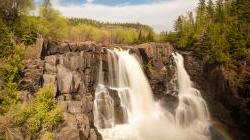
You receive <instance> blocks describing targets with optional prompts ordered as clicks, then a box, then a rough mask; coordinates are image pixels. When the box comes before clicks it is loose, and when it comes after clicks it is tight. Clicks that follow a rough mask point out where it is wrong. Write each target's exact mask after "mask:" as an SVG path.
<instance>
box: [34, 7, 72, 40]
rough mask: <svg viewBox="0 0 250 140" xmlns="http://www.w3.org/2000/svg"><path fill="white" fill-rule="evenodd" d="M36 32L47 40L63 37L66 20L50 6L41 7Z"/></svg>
mask: <svg viewBox="0 0 250 140" xmlns="http://www.w3.org/2000/svg"><path fill="white" fill-rule="evenodd" d="M38 20H39V21H40V24H38V32H39V33H41V34H42V35H43V36H44V37H45V38H47V39H49V40H60V39H64V38H65V37H66V35H67V31H68V28H67V27H68V26H67V24H68V23H67V20H66V19H65V18H64V17H62V16H61V15H60V13H59V11H57V10H54V9H53V8H52V7H41V8H40V18H39V19H38Z"/></svg>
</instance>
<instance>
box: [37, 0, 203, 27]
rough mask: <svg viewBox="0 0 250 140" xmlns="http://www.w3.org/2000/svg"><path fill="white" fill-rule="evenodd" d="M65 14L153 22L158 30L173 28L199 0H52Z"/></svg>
mask: <svg viewBox="0 0 250 140" xmlns="http://www.w3.org/2000/svg"><path fill="white" fill-rule="evenodd" d="M37 1H39V0H37ZM52 1H53V6H54V7H55V8H56V9H57V10H59V11H60V12H61V13H62V15H64V16H66V17H82V18H89V19H95V20H98V21H104V22H107V21H108V22H132V23H137V22H139V23H141V24H146V25H150V26H151V27H153V29H154V30H155V31H156V32H161V31H169V30H173V24H174V21H175V20H176V19H177V17H178V16H179V15H183V14H185V13H186V12H187V11H194V9H195V7H196V5H197V1H198V0H52Z"/></svg>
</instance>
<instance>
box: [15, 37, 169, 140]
mask: <svg viewBox="0 0 250 140" xmlns="http://www.w3.org/2000/svg"><path fill="white" fill-rule="evenodd" d="M119 47H121V48H123V49H130V50H131V51H130V52H131V53H136V54H137V55H138V56H139V58H140V59H141V63H142V64H143V67H144V69H145V72H146V73H147V75H148V78H149V79H150V83H151V85H152V87H153V91H154V93H155V94H156V95H157V96H156V97H157V98H159V97H160V96H162V95H164V94H162V93H166V90H167V89H166V85H165V83H166V80H167V79H168V78H167V75H166V74H167V72H166V71H167V69H166V67H165V66H166V65H167V64H168V63H169V61H170V59H169V58H170V56H171V53H172V52H173V48H172V47H171V46H170V45H169V44H155V43H149V44H142V45H136V46H119ZM114 48H117V46H111V47H109V49H114ZM106 49H107V47H103V46H97V45H95V44H91V43H81V44H70V43H49V42H46V41H45V42H44V43H43V46H42V50H41V55H40V58H37V59H32V60H31V59H30V60H26V61H25V64H26V68H25V69H24V71H23V79H22V80H21V82H20V84H19V85H20V86H19V87H20V89H21V90H25V91H26V93H27V92H28V93H30V94H27V95H26V96H27V99H26V100H28V99H29V98H28V97H30V96H32V93H34V92H35V91H37V89H38V88H39V87H41V86H43V85H46V84H51V83H52V84H54V86H55V87H56V90H55V91H54V96H55V99H56V100H57V102H58V104H59V105H60V106H62V107H63V109H64V112H63V122H62V123H61V124H60V125H59V126H58V128H57V129H56V139H58V140H62V139H63V140H70V139H76V140H77V139H80V140H100V139H102V138H101V136H100V134H99V133H98V131H97V129H96V128H95V126H94V117H93V101H94V98H95V97H94V92H95V87H96V84H97V75H98V68H99V64H100V63H99V62H100V59H101V60H102V61H103V69H105V68H106V69H107V68H108V66H107V62H106V61H107V51H106ZM104 71H105V70H104ZM169 79H170V78H169ZM113 97H114V98H118V97H117V96H115V93H114V96H113ZM116 100H117V99H116ZM117 101H118V100H117ZM119 110H120V108H119V103H117V104H116V112H117V113H116V120H117V122H122V121H123V119H122V118H120V117H119V116H123V115H120V113H119Z"/></svg>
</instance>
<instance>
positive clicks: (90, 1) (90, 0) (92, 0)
mask: <svg viewBox="0 0 250 140" xmlns="http://www.w3.org/2000/svg"><path fill="white" fill-rule="evenodd" d="M94 1H95V0H86V2H87V3H92V2H94Z"/></svg>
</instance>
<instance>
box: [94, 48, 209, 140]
mask: <svg viewBox="0 0 250 140" xmlns="http://www.w3.org/2000/svg"><path fill="white" fill-rule="evenodd" d="M172 56H173V58H174V61H175V65H176V75H177V81H178V83H177V85H178V87H177V89H178V95H176V96H178V98H179V102H178V106H177V108H176V109H175V111H174V112H170V111H168V110H167V109H165V108H164V107H162V106H161V105H160V104H159V103H158V102H157V101H155V100H154V98H153V93H152V90H151V87H150V85H149V82H148V79H147V77H146V76H145V74H144V71H143V68H142V67H141V64H140V63H139V59H138V58H137V56H136V55H135V54H130V53H129V50H126V51H121V50H108V56H107V60H106V61H107V65H108V67H107V68H106V71H104V69H105V68H103V66H104V65H103V61H102V60H100V65H99V73H98V85H97V87H96V91H95V101H94V123H95V126H96V127H97V129H98V131H99V132H100V133H101V135H102V137H103V139H104V140H209V139H210V134H209V125H210V124H209V112H208V109H207V105H206V102H205V101H204V99H203V98H202V97H201V95H200V93H199V91H198V90H197V89H195V88H193V87H192V82H191V81H190V78H189V75H188V74H187V72H186V70H185V68H184V62H183V57H182V56H181V55H180V54H178V53H174V54H172Z"/></svg>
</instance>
